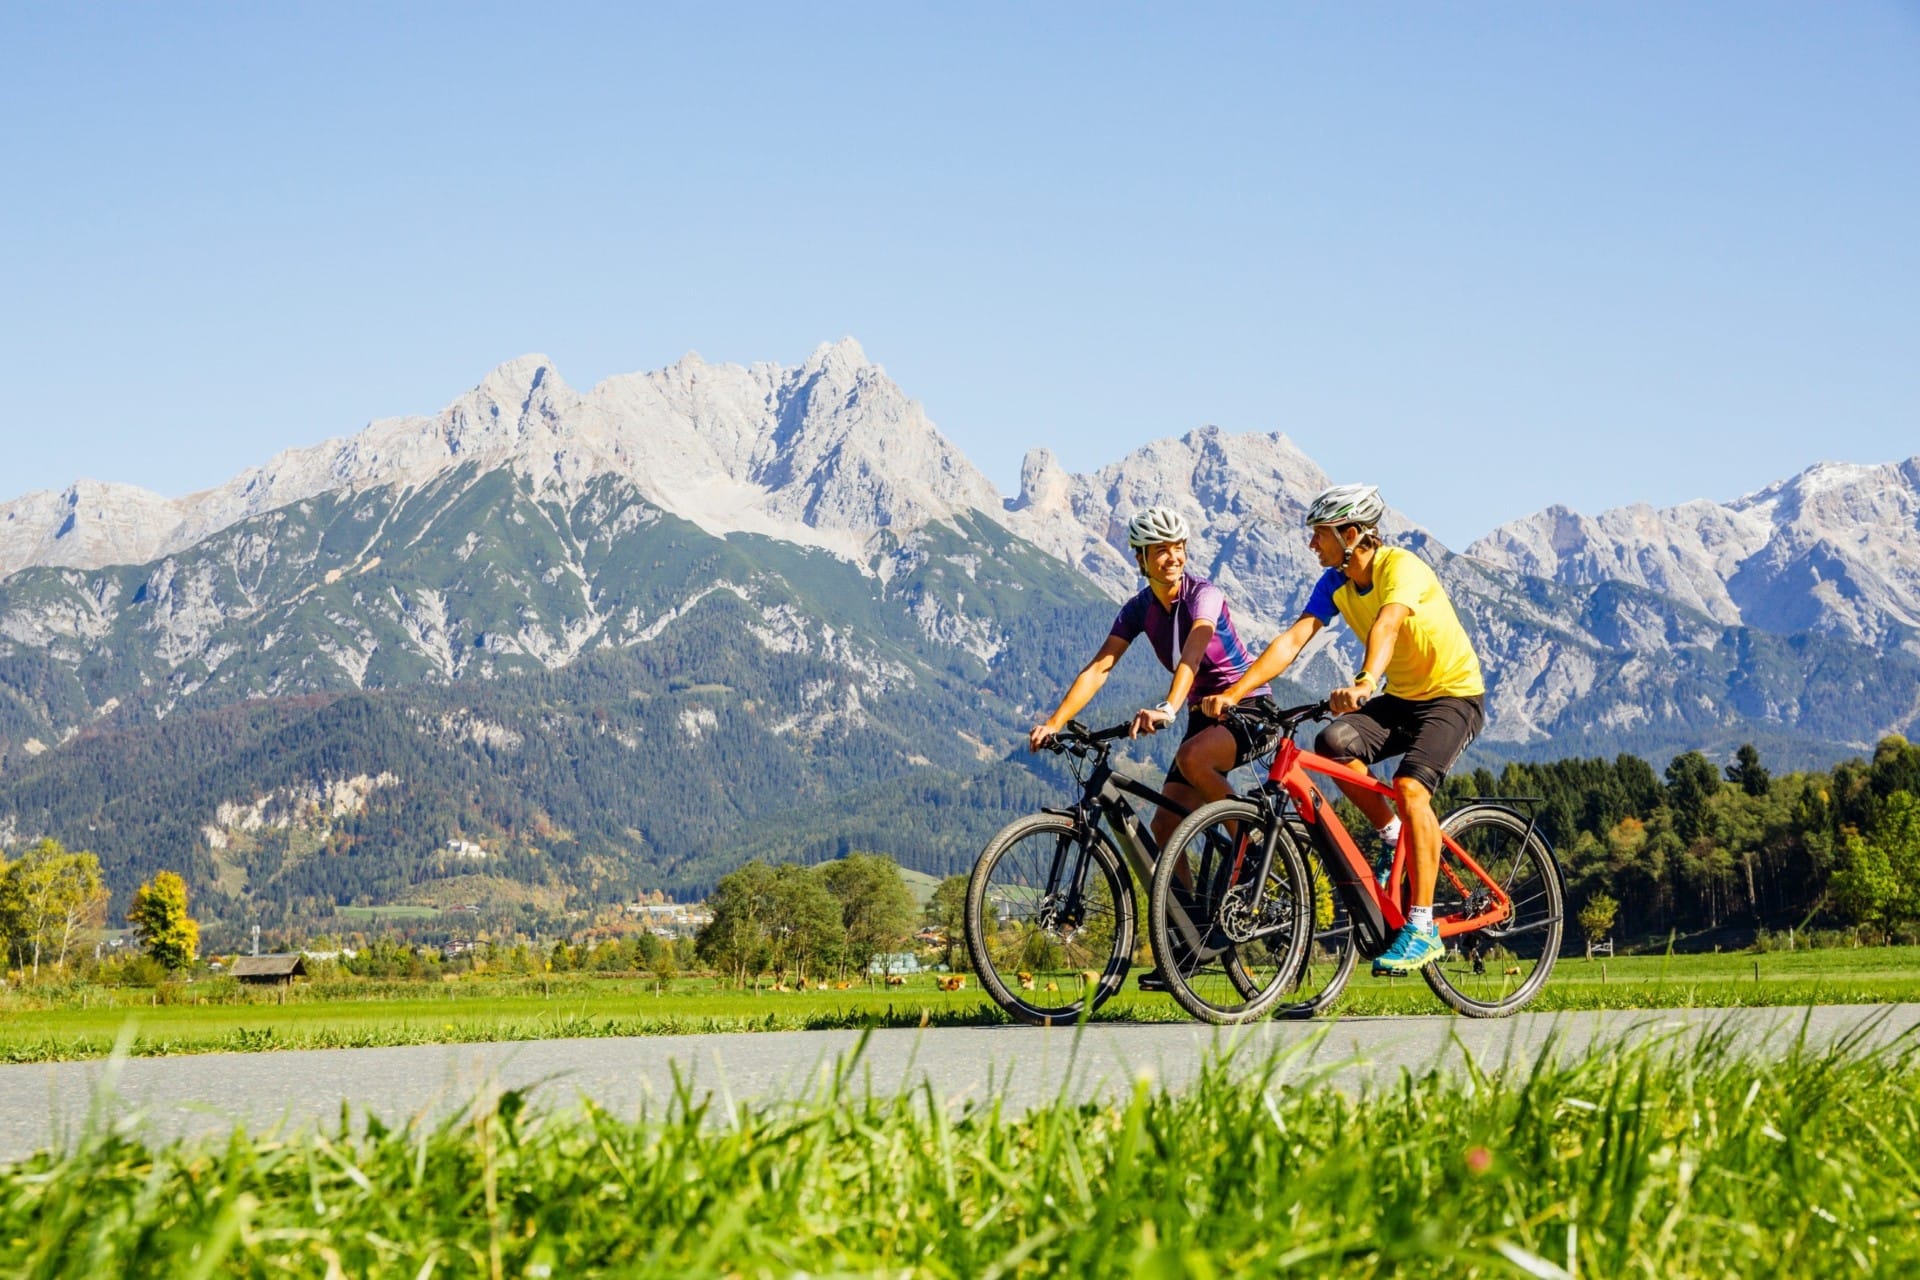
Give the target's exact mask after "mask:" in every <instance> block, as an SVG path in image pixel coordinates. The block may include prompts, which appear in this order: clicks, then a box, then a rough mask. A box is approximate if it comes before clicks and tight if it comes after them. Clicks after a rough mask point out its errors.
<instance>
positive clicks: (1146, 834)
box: [1046, 751, 1207, 953]
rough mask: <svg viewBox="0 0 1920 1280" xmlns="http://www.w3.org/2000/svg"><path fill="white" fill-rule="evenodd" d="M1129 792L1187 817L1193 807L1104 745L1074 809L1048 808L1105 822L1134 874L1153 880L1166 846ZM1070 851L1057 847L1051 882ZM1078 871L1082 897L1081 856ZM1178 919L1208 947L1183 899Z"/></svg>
mask: <svg viewBox="0 0 1920 1280" xmlns="http://www.w3.org/2000/svg"><path fill="white" fill-rule="evenodd" d="M1129 796H1132V797H1134V798H1136V799H1139V800H1144V801H1146V802H1148V803H1150V804H1153V805H1156V806H1158V807H1161V808H1164V809H1167V810H1170V811H1171V812H1173V813H1177V814H1179V815H1180V816H1182V817H1185V816H1186V814H1187V813H1188V810H1187V809H1186V808H1185V806H1183V805H1181V804H1179V803H1177V802H1176V801H1174V800H1171V799H1169V798H1168V797H1167V796H1165V795H1162V794H1161V793H1160V792H1158V791H1156V790H1154V789H1153V788H1152V787H1150V786H1148V785H1147V784H1146V783H1144V782H1136V781H1134V780H1133V779H1132V778H1129V777H1128V776H1126V775H1125V774H1123V773H1120V772H1119V771H1117V770H1116V769H1115V768H1114V767H1113V765H1112V764H1111V763H1109V762H1108V760H1107V757H1106V753H1105V752H1104V751H1102V752H1099V753H1098V754H1096V755H1095V756H1094V758H1093V770H1092V772H1091V773H1089V774H1088V775H1087V778H1086V780H1085V781H1084V782H1083V783H1081V794H1080V802H1079V803H1078V804H1076V805H1075V806H1073V807H1072V808H1071V809H1056V808H1048V809H1047V810H1046V812H1048V813H1057V814H1060V815H1061V816H1063V817H1068V818H1072V819H1073V820H1074V821H1076V822H1079V823H1082V824H1084V825H1086V826H1087V827H1090V828H1092V827H1098V826H1101V825H1102V824H1104V825H1105V826H1106V829H1107V830H1108V831H1109V832H1110V833H1111V834H1112V836H1113V840H1114V844H1115V845H1117V846H1118V847H1119V850H1120V856H1121V857H1122V858H1123V859H1124V860H1125V861H1126V863H1127V866H1128V868H1129V869H1130V870H1131V872H1132V873H1133V875H1134V876H1135V877H1136V878H1138V880H1139V882H1140V883H1141V884H1142V885H1148V884H1151V883H1152V882H1153V866H1154V863H1155V861H1156V860H1157V859H1158V857H1159V854H1160V846H1159V844H1158V842H1156V841H1155V840H1154V838H1153V832H1152V830H1151V829H1150V828H1149V827H1148V826H1147V824H1145V823H1143V822H1142V821H1141V820H1140V814H1139V813H1138V811H1136V810H1135V809H1134V807H1133V805H1132V803H1131V802H1130V801H1129V800H1128V797H1129ZM1065 855H1066V850H1065V848H1064V847H1061V848H1058V849H1056V850H1055V851H1054V857H1053V864H1052V866H1051V867H1049V868H1048V871H1047V884H1048V885H1049V886H1057V885H1058V884H1059V883H1060V876H1061V872H1062V870H1063V868H1062V867H1061V865H1060V863H1061V859H1062V858H1064V857H1065ZM1075 871H1076V875H1075V880H1074V884H1073V886H1072V900H1076V901H1077V900H1078V899H1079V897H1080V895H1081V893H1082V892H1083V891H1084V890H1085V888H1086V877H1087V871H1088V862H1087V860H1086V859H1084V858H1083V859H1081V860H1080V862H1079V865H1078V866H1077V868H1076V869H1075ZM1049 892H1051V893H1057V892H1058V890H1057V889H1050V890H1049ZM1172 923H1173V925H1174V927H1175V928H1176V929H1177V930H1179V932H1180V934H1181V935H1182V937H1183V939H1184V940H1185V941H1186V943H1187V944H1188V945H1189V946H1190V947H1192V948H1193V950H1194V951H1195V952H1196V953H1203V952H1205V951H1206V950H1207V948H1206V945H1205V941H1204V939H1205V937H1206V932H1207V931H1206V930H1203V929H1201V928H1199V927H1198V926H1196V925H1195V924H1194V922H1193V918H1192V917H1191V916H1189V915H1188V914H1187V912H1186V910H1185V909H1184V908H1183V907H1180V906H1178V905H1177V904H1176V905H1175V907H1174V914H1173V917H1172Z"/></svg>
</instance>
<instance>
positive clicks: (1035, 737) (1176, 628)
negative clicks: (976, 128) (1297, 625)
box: [1027, 507, 1269, 991]
mask: <svg viewBox="0 0 1920 1280" xmlns="http://www.w3.org/2000/svg"><path fill="white" fill-rule="evenodd" d="M1187 532H1188V530H1187V522H1186V519H1185V517H1183V516H1181V515H1180V513H1179V512H1177V511H1173V510H1171V509H1170V508H1167V507H1148V508H1147V509H1146V510H1145V511H1142V512H1140V513H1139V514H1138V515H1136V516H1134V517H1133V519H1132V520H1130V521H1129V522H1128V523H1127V545H1128V546H1129V547H1131V548H1132V549H1133V554H1134V563H1135V564H1136V565H1138V566H1139V569H1140V573H1141V575H1142V576H1143V577H1145V578H1146V580H1147V585H1146V588H1145V589H1144V590H1142V591H1141V592H1140V593H1139V594H1138V595H1136V596H1134V597H1133V598H1132V599H1131V600H1129V601H1127V602H1126V604H1125V605H1123V606H1121V609H1120V614H1119V616H1118V617H1116V618H1115V619H1114V620H1113V629H1112V630H1111V631H1110V632H1109V633H1108V635H1107V638H1106V640H1105V641H1104V642H1103V643H1102V644H1101V646H1100V649H1099V651H1098V652H1097V653H1095V654H1094V655H1093V660H1092V661H1090V662H1089V663H1087V665H1086V666H1085V667H1083V668H1081V671H1080V674H1079V675H1078V676H1076V677H1074V681H1073V684H1072V685H1071V686H1070V687H1069V688H1068V689H1067V693H1066V696H1065V697H1063V698H1062V699H1060V705H1059V706H1058V707H1056V708H1054V711H1053V714H1052V715H1050V716H1048V717H1047V718H1046V719H1045V720H1044V721H1042V722H1041V723H1040V724H1037V725H1035V726H1034V727H1033V731H1032V732H1031V733H1029V734H1028V735H1027V745H1028V747H1029V748H1030V749H1032V750H1034V751H1038V750H1039V749H1040V748H1041V747H1042V746H1044V745H1045V744H1046V742H1047V740H1048V739H1050V738H1052V737H1053V736H1054V735H1055V734H1057V733H1059V732H1060V730H1061V729H1062V728H1064V727H1065V726H1066V723H1067V722H1068V721H1069V720H1071V719H1073V718H1074V717H1075V716H1076V715H1078V714H1080V711H1081V709H1082V708H1083V707H1085V706H1086V705H1087V704H1088V703H1089V702H1091V701H1093V697H1094V695H1095V694H1097V693H1098V692H1100V688H1101V686H1102V685H1104V684H1106V682H1107V677H1108V676H1109V675H1110V674H1112V672H1113V666H1114V663H1116V662H1118V661H1119V660H1120V655H1121V654H1123V653H1125V652H1126V651H1127V647H1128V646H1129V645H1131V644H1132V643H1133V641H1134V639H1135V638H1136V637H1138V636H1139V635H1141V634H1142V633H1144V634H1145V635H1146V637H1147V639H1148V641H1149V642H1150V643H1151V644H1152V645H1153V653H1154V656H1155V657H1156V658H1158V659H1159V660H1160V665H1162V666H1164V667H1166V668H1167V670H1169V671H1170V672H1172V673H1173V682H1172V684H1171V685H1170V686H1169V687H1168V689H1167V697H1166V701H1164V702H1161V703H1159V704H1158V705H1156V706H1151V707H1143V708H1142V709H1141V710H1140V711H1138V712H1136V713H1135V714H1134V717H1133V733H1134V735H1135V736H1138V735H1139V734H1142V733H1158V732H1160V730H1162V729H1164V728H1166V727H1167V726H1168V725H1169V724H1172V723H1173V718H1174V714H1175V712H1176V711H1177V709H1178V708H1180V707H1185V708H1186V709H1187V727H1186V734H1185V737H1184V738H1183V739H1182V741H1181V743H1180V749H1179V750H1178V751H1177V752H1176V753H1175V754H1174V758H1173V767H1172V768H1170V769H1168V770H1167V778H1166V781H1165V782H1163V783H1162V784H1161V785H1160V790H1161V792H1162V793H1163V794H1164V795H1165V796H1166V797H1167V799H1168V800H1170V801H1171V802H1172V803H1173V805H1175V806H1178V807H1177V808H1174V807H1162V808H1161V809H1159V810H1158V811H1156V812H1155V814H1154V815H1153V822H1152V828H1153V837H1154V842H1155V844H1156V845H1164V844H1165V843H1166V840H1167V837H1168V836H1169V835H1171V834H1173V829H1174V827H1176V826H1178V825H1179V823H1180V819H1181V818H1183V817H1185V816H1186V815H1187V814H1188V813H1189V812H1191V811H1192V810H1193V809H1195V808H1197V807H1199V806H1200V805H1202V804H1204V803H1206V802H1207V801H1210V800H1224V799H1225V798H1226V797H1227V796H1229V795H1231V794H1232V793H1233V789H1232V787H1231V785H1229V783H1228V782H1227V775H1228V774H1229V773H1231V772H1233V770H1234V769H1236V768H1237V767H1239V766H1240V765H1242V764H1245V763H1246V762H1247V761H1248V760H1250V759H1252V758H1253V757H1254V756H1256V755H1258V754H1259V753H1260V751H1261V750H1262V748H1263V747H1264V746H1265V745H1266V744H1265V743H1263V742H1260V741H1257V740H1256V739H1255V737H1254V735H1253V734H1252V733H1251V732H1250V731H1249V729H1248V728H1247V727H1246V726H1245V725H1244V724H1242V723H1240V722H1239V721H1237V720H1236V721H1233V722H1223V721H1222V719H1221V718H1220V717H1218V716H1214V715H1207V714H1203V713H1202V712H1201V711H1199V710H1198V708H1197V705H1196V704H1198V703H1199V702H1200V700H1201V699H1202V698H1204V697H1206V696H1207V695H1209V694H1216V693H1219V692H1221V691H1222V690H1224V689H1227V688H1229V687H1238V686H1242V685H1244V686H1245V687H1244V688H1242V689H1241V691H1240V694H1239V697H1237V698H1235V702H1238V701H1239V700H1240V698H1248V697H1253V698H1264V697H1266V696H1267V695H1268V693H1269V690H1268V689H1267V688H1266V686H1265V685H1264V684H1262V683H1261V682H1259V681H1247V680H1244V679H1242V677H1243V676H1244V675H1245V673H1246V670H1247V666H1248V655H1247V650H1246V648H1245V646H1243V645H1242V644H1241V643H1240V637H1239V635H1238V633H1236V632H1235V631H1234V629H1233V611H1232V610H1231V609H1230V608H1229V607H1228V605H1227V597H1226V595H1225V593H1224V592H1222V591H1221V590H1220V588H1218V587H1216V586H1214V585H1213V584H1212V583H1211V582H1208V581H1207V580H1206V579H1205V578H1197V577H1194V576H1193V575H1191V574H1189V573H1188V572H1187ZM1164 981H1165V980H1164V979H1162V978H1161V977H1160V976H1159V974H1158V973H1157V972H1155V973H1152V974H1144V975H1142V976H1141V979H1140V986H1141V987H1142V988H1143V989H1145V990H1149V991H1153V990H1165V986H1164Z"/></svg>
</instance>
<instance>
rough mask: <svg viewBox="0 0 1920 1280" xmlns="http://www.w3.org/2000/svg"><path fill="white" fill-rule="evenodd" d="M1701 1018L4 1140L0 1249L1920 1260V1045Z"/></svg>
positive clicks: (745, 1261)
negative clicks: (1522, 1046)
mask: <svg viewBox="0 0 1920 1280" xmlns="http://www.w3.org/2000/svg"><path fill="white" fill-rule="evenodd" d="M1914 1052H1915V1046H1914V1044H1913V1042H1912V1041H1911V1039H1908V1040H1905V1041H1903V1042H1900V1043H1898V1044H1896V1045H1895V1046H1893V1047H1891V1048H1886V1049H1881V1050H1875V1051H1867V1050H1864V1049H1862V1048H1861V1047H1860V1046H1859V1045H1857V1044H1854V1045H1841V1046H1837V1047H1833V1048H1829V1049H1814V1048H1810V1047H1803V1046H1793V1045H1786V1046H1774V1050H1773V1052H1772V1053H1770V1054H1769V1055H1767V1056H1765V1057H1747V1056H1741V1055H1739V1054H1737V1053H1736V1052H1735V1051H1734V1050H1733V1049H1732V1048H1731V1047H1730V1042H1729V1041H1728V1040H1726V1039H1723V1038H1719V1037H1709V1039H1708V1041H1707V1043H1706V1044H1705V1045H1704V1046H1701V1045H1698V1044H1693V1043H1688V1044H1686V1045H1684V1046H1682V1045H1680V1044H1679V1043H1678V1042H1674V1043H1671V1044H1667V1045H1654V1046H1650V1047H1648V1046H1643V1047H1641V1048H1638V1049H1633V1050H1625V1051H1618V1052H1610V1053H1607V1054H1604V1055H1600V1056H1596V1057H1593V1058H1586V1059H1580V1060H1571V1061H1566V1062H1553V1061H1548V1062H1545V1063H1542V1064H1540V1065H1534V1066H1528V1067H1526V1068H1516V1069H1514V1070H1512V1071H1500V1070H1492V1071H1486V1070H1482V1069H1477V1068H1473V1067H1467V1068H1459V1069H1449V1070H1446V1071H1444V1072H1443V1071H1434V1072H1430V1073H1427V1074H1423V1075H1419V1076H1413V1075H1406V1076H1402V1077H1401V1078H1399V1079H1397V1080H1392V1081H1388V1082H1385V1083H1384V1084H1382V1085H1380V1086H1379V1087H1377V1088H1376V1089H1374V1090H1373V1091H1371V1092H1368V1093H1365V1094H1362V1095H1359V1096H1350V1095H1348V1094H1346V1093H1343V1092H1341V1091H1340V1090H1338V1089H1334V1088H1331V1087H1327V1086H1326V1085H1325V1084H1324V1082H1323V1081H1322V1079H1321V1078H1320V1077H1319V1076H1318V1075H1316V1074H1315V1071H1316V1070H1318V1071H1324V1070H1328V1069H1330V1068H1329V1067H1328V1066H1327V1065H1326V1064H1321V1065H1320V1066H1319V1067H1317V1068H1310V1067H1309V1066H1308V1065H1306V1064H1307V1054H1306V1053H1305V1052H1304V1051H1295V1052H1293V1053H1292V1054H1290V1055H1283V1056H1279V1057H1276V1058H1273V1059H1270V1060H1268V1061H1266V1062H1264V1063H1253V1062H1247V1063H1232V1062H1229V1061H1223V1060H1214V1061H1212V1062H1210V1063H1209V1064H1208V1066H1207V1068H1206V1069H1205V1071H1204V1072H1203V1073H1202V1075H1201V1077H1200V1079H1199V1080H1198V1082H1197V1083H1196V1084H1195V1085H1193V1086H1192V1087H1190V1088H1188V1089H1185V1090H1182V1091H1179V1092H1177V1093H1167V1092H1156V1091H1153V1090H1151V1089H1149V1088H1148V1087H1147V1085H1146V1084H1145V1083H1144V1082H1143V1083H1142V1084H1140V1085H1139V1086H1138V1087H1137V1088H1136V1089H1135V1091H1134V1093H1133V1095H1132V1097H1131V1098H1130V1099H1129V1100H1127V1101H1124V1102H1120V1103H1113V1104H1078V1105H1076V1104H1069V1103H1066V1102H1064V1101H1063V1102H1059V1103H1056V1104H1053V1105H1050V1106H1043V1107H1040V1108H1037V1109H1035V1110H1034V1111H1031V1112H1029V1113H1027V1114H1026V1115H1024V1116H1021V1117H1017V1118H1016V1117H1013V1116H1009V1115H1007V1114H1003V1113H1002V1111H1001V1110H1000V1108H999V1105H998V1104H997V1103H996V1102H994V1101H991V1100H989V1101H988V1102H986V1103H984V1104H981V1105H978V1106H974V1107H970V1108H969V1109H967V1110H964V1111H960V1112H957V1113H952V1112H949V1111H948V1110H947V1109H946V1108H945V1107H943V1106H942V1105H940V1104H939V1102H938V1101H937V1099H935V1098H933V1097H930V1096H927V1095H925V1094H921V1095H915V1096H910V1097H907V1098H904V1099H896V1098H887V1097H874V1096H869V1095H865V1094H862V1093H860V1092H858V1091H856V1090H854V1089H852V1088H851V1087H849V1086H850V1082H851V1081H853V1080H855V1079H857V1078H858V1072H857V1071H856V1070H855V1064H854V1062H853V1061H852V1060H848V1061H847V1062H845V1063H843V1064H842V1069H841V1071H840V1073H839V1076H838V1078H837V1080H836V1081H835V1082H834V1083H833V1084H831V1085H828V1086H825V1087H823V1088H822V1090H821V1091H820V1093H819V1094H818V1096H815V1097H813V1098H811V1099H808V1100H806V1101H803V1102H800V1103H797V1104H786V1105H758V1106H744V1105H743V1106H740V1107H738V1108H736V1109H734V1110H732V1111H730V1112H726V1113H721V1112H718V1111H716V1110H715V1109H714V1107H715V1105H716V1104H713V1103H711V1102H709V1101H702V1100H696V1099H695V1098H694V1097H692V1096H691V1095H690V1094H689V1093H687V1092H684V1091H683V1092H682V1093H681V1094H679V1095H678V1096H676V1097H675V1098H674V1099H672V1100H671V1101H670V1102H669V1103H668V1104H667V1105H665V1106H664V1107H663V1108H661V1109H659V1110H657V1111H656V1112H655V1113H653V1114H647V1113H642V1115H641V1116H640V1117H639V1118H638V1119H637V1120H635V1119H629V1118H623V1117H616V1116H613V1115H609V1114H607V1113H605V1112H603V1111H594V1110H589V1111H587V1112H585V1113H584V1114H582V1113H578V1112H575V1113H567V1114H560V1115H543V1114H541V1113H539V1112H538V1111H537V1110H534V1109H532V1108H529V1107H528V1105H527V1099H526V1097H525V1096H524V1095H522V1094H520V1093H507V1094H505V1095H503V1096H501V1097H499V1098H498V1099H496V1100H493V1101H486V1100H482V1101H479V1102H476V1103H475V1104H474V1105H473V1106H472V1107H471V1109H470V1110H469V1111H468V1112H467V1113H466V1114H465V1115H463V1116H461V1117H459V1118H457V1119H455V1120H452V1121H448V1122H445V1123H441V1124H438V1125H432V1126H417V1125H407V1126H403V1127H399V1128H388V1127H385V1126H384V1125H382V1124H381V1123H379V1121H378V1120H377V1119H372V1120H369V1121H367V1123H365V1125H364V1126H361V1125H355V1124H350V1123H347V1122H346V1119H345V1118H343V1122H342V1123H341V1124H340V1125H339V1126H337V1127H334V1128H332V1129H331V1131H329V1132H325V1133H314V1132H306V1133H299V1134H294V1135H292V1136H272V1137H252V1136H248V1135H246V1134H244V1133H235V1134H234V1135H233V1136H232V1137H231V1138H230V1139H229V1140H227V1141H225V1142H197V1143H189V1144H183V1145H171V1146H166V1147H162V1148H158V1149H155V1148H152V1147H148V1146H146V1145H144V1144H143V1143H141V1142H140V1141H138V1140H135V1139H131V1138H129V1137H127V1136H125V1133H124V1132H123V1131H122V1130H120V1129H117V1128H114V1127H110V1126H106V1125H95V1126H94V1127H92V1128H91V1129H90V1131H89V1132H88V1133H87V1134H85V1135H84V1136H83V1137H82V1139H81V1140H80V1141H79V1143H78V1144H77V1146H76V1147H75V1149H73V1150H72V1151H71V1152H70V1153H67V1154H53V1153H44V1154H42V1155H39V1156H36V1157H34V1158H32V1159H29V1160H27V1161H24V1162H22V1163H20V1164H17V1165H14V1166H12V1167H9V1168H5V1169H0V1271H4V1272H5V1273H6V1274H13V1275H32V1276H42V1277H59V1276H87V1277H93V1276H100V1275H184V1276H198V1277H205V1276H277V1275H315V1276H318V1275H351V1276H371V1277H380V1276H396V1277H416V1276H429V1275H480V1276H561V1275H564V1276H597V1275H620V1276H683V1275H686V1276H741V1277H760V1276H791V1275H802V1274H812V1275H886V1276H899V1277H916V1278H918V1277H928V1278H933V1277H976V1276H980V1277H1010V1276H1052V1275H1073V1276H1088V1277H1102V1276H1165V1277H1186V1276H1194V1277H1202V1278H1205V1277H1216V1276H1236V1275H1272V1274H1279V1273H1300V1274H1314V1275H1320V1274H1332V1275H1341V1276H1388V1275H1458V1276H1468V1277H1477V1276H1534V1277H1559V1276H1570V1275H1591V1276H1648V1277H1656V1276H1657V1277H1693V1276H1716V1277H1717V1276H1752V1275H1770V1276H1833V1275H1853V1274H1876V1275H1889V1276H1891V1275H1903V1274H1904V1275H1912V1274H1916V1272H1917V1271H1920V1230H1916V1224H1917V1222H1920V1173H1917V1172H1916V1169H1915V1164H1914V1155H1913V1153H1914V1152H1915V1151H1916V1150H1920V1102H1917V1101H1916V1098H1920V1071H1917V1070H1916V1064H1915V1058H1914Z"/></svg>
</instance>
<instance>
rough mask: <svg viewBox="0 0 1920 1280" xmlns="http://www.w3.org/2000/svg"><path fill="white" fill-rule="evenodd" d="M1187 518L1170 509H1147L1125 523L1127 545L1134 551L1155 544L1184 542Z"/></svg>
mask: <svg viewBox="0 0 1920 1280" xmlns="http://www.w3.org/2000/svg"><path fill="white" fill-rule="evenodd" d="M1187 533H1188V530H1187V518H1186V517H1185V516H1183V515H1181V514H1180V513H1179V512H1178V511H1175V510H1174V509H1173V508H1172V507H1148V508H1147V509H1146V510H1145V511H1142V512H1139V513H1137V514H1136V515H1135V516H1134V517H1133V519H1131V520H1129V521H1127V545H1128V546H1130V547H1132V548H1133V549H1134V550H1135V551H1138V550H1140V549H1141V548H1143V547H1150V546H1152V545H1153V544H1154V543H1156V542H1185V541H1186V540H1187Z"/></svg>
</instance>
